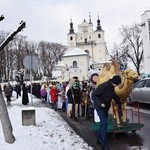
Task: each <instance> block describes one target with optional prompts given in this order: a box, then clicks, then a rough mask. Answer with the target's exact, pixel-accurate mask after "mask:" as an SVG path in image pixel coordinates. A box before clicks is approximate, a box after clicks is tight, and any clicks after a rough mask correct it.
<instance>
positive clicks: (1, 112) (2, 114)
mask: <svg viewBox="0 0 150 150" xmlns="http://www.w3.org/2000/svg"><path fill="white" fill-rule="evenodd" d="M25 24H26V23H25V22H23V21H22V22H21V25H20V26H19V27H18V29H17V30H16V31H14V32H13V33H12V34H10V35H9V36H8V37H7V38H6V40H4V41H3V42H2V44H1V45H0V51H3V50H4V47H5V46H6V45H7V44H8V43H9V42H10V41H12V40H13V37H14V36H15V35H16V34H17V33H18V32H20V31H22V29H23V28H25ZM0 119H1V123H2V128H3V133H4V138H5V141H6V142H7V143H14V141H15V137H14V135H13V128H12V125H11V122H10V118H9V115H8V111H7V107H6V104H5V101H4V97H3V94H2V90H1V88H0Z"/></svg>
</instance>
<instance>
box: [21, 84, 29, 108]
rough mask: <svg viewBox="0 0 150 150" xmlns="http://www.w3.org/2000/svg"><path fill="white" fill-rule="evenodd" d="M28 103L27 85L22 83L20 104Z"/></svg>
mask: <svg viewBox="0 0 150 150" xmlns="http://www.w3.org/2000/svg"><path fill="white" fill-rule="evenodd" d="M28 103H29V97H28V87H27V86H26V84H25V83H23V87H22V104H23V105H27V104H28Z"/></svg>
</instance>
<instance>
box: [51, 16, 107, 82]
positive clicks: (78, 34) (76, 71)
mask: <svg viewBox="0 0 150 150" xmlns="http://www.w3.org/2000/svg"><path fill="white" fill-rule="evenodd" d="M104 33H105V32H104V30H103V29H102V27H101V24H100V19H99V16H98V18H97V26H96V29H93V23H92V21H91V15H89V20H88V21H86V19H84V20H83V22H82V23H81V24H79V25H78V31H75V30H74V27H73V22H72V20H71V22H70V29H69V33H68V34H67V51H66V53H65V54H64V55H63V57H62V61H61V62H58V64H57V65H56V66H55V70H54V71H53V77H55V78H57V79H59V80H63V81H68V80H69V79H70V78H72V77H74V76H78V78H79V80H81V81H82V80H87V79H88V78H89V75H90V74H91V72H94V71H95V72H97V73H99V72H100V70H101V69H102V66H103V64H104V63H105V62H107V61H109V60H110V55H109V53H108V50H107V46H106V42H105V37H104Z"/></svg>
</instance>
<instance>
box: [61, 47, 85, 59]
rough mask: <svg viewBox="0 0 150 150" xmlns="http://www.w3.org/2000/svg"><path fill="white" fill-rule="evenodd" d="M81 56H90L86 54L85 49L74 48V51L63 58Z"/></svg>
mask: <svg viewBox="0 0 150 150" xmlns="http://www.w3.org/2000/svg"><path fill="white" fill-rule="evenodd" d="M79 55H88V54H87V53H86V52H84V50H83V49H80V48H74V49H73V50H70V51H68V52H66V53H65V54H64V55H63V57H68V56H79Z"/></svg>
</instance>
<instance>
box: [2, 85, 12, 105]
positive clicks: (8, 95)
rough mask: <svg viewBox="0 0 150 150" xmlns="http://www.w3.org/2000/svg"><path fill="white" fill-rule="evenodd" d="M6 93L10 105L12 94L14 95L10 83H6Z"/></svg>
mask: <svg viewBox="0 0 150 150" xmlns="http://www.w3.org/2000/svg"><path fill="white" fill-rule="evenodd" d="M4 93H5V96H6V99H7V105H8V106H9V105H10V102H11V96H12V92H11V89H10V85H9V84H7V85H5V88H4Z"/></svg>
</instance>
